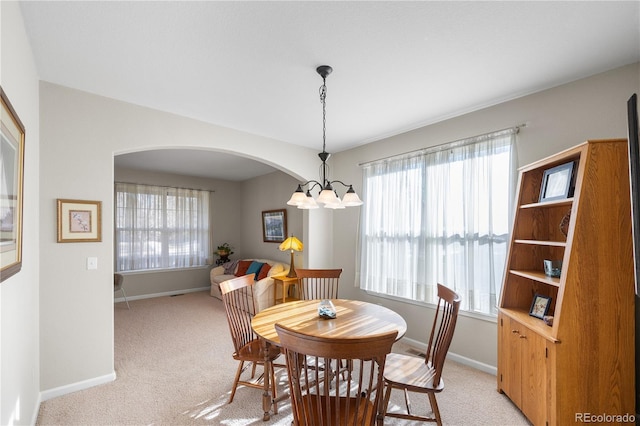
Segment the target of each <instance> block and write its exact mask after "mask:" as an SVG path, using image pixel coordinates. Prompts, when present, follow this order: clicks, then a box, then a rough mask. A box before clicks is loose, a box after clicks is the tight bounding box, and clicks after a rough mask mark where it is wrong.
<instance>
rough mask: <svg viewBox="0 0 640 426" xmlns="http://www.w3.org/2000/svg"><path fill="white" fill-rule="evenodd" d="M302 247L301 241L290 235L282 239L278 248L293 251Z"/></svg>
mask: <svg viewBox="0 0 640 426" xmlns="http://www.w3.org/2000/svg"><path fill="white" fill-rule="evenodd" d="M303 247H304V246H303V244H302V242H301V241H300V240H299V239H297V238H296V237H294V236H293V235H292V236H290V237H289V238H287V239H286V240H284V241H283V242H282V244H280V247H278V248H279V249H280V251H287V250H291V251H292V252H293V251H302V248H303Z"/></svg>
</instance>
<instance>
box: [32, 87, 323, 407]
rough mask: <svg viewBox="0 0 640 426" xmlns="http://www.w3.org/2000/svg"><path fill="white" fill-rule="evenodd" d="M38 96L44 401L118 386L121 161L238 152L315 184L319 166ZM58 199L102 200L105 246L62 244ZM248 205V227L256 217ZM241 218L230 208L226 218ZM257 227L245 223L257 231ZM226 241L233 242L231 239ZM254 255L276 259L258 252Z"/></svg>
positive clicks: (143, 117)
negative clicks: (143, 153)
mask: <svg viewBox="0 0 640 426" xmlns="http://www.w3.org/2000/svg"><path fill="white" fill-rule="evenodd" d="M40 95H41V97H40V103H41V110H42V111H43V114H42V115H41V121H40V125H41V134H42V138H41V145H40V149H41V155H42V157H43V158H47V161H43V162H42V163H41V164H40V174H41V181H40V205H41V209H40V228H41V233H40V250H41V251H42V252H43V253H46V255H43V256H42V257H41V259H40V260H41V276H40V279H41V280H42V282H43V283H44V282H46V285H43V286H41V289H40V290H41V300H42V301H43V303H42V304H41V309H40V316H41V322H40V334H41V339H40V346H41V357H40V362H41V390H42V391H43V398H45V399H47V398H50V397H54V396H56V395H60V394H64V393H67V392H69V391H73V390H76V389H81V388H83V387H87V386H91V385H95V384H99V383H103V382H107V381H110V380H113V378H114V374H115V373H114V370H113V297H114V296H113V287H112V286H113V284H112V281H113V275H112V274H113V214H112V211H113V182H114V165H113V163H114V161H113V157H114V155H119V154H124V153H128V152H135V151H140V150H147V149H154V148H185V149H206V150H212V151H223V152H232V153H237V155H241V156H245V157H249V158H253V159H259V160H260V161H262V162H264V163H267V164H270V165H272V166H274V167H276V168H278V169H281V170H288V173H290V174H291V175H292V176H296V178H299V179H305V178H307V179H308V178H309V177H315V176H314V175H315V173H316V171H317V160H316V154H315V152H314V151H312V150H310V149H306V148H301V147H297V146H292V145H289V144H286V143H283V142H280V141H275V140H271V139H268V138H262V137H258V136H254V135H249V134H246V133H242V132H238V131H233V130H230V129H226V128H221V127H218V126H214V125H210V124H206V123H202V122H199V121H196V120H192V119H187V118H184V117H179V116H176V115H172V114H167V113H163V112H159V111H154V110H150V109H148V108H142V107H139V106H135V105H132V104H127V103H125V102H119V101H115V100H113V99H108V98H104V97H100V96H95V95H91V94H88V93H83V92H80V91H76V90H71V89H68V88H64V87H61V86H57V85H53V84H50V83H46V82H42V83H41V84H40ZM229 147H232V148H229ZM247 153H249V154H247ZM293 182H295V181H291V183H293ZM287 186H288V187H289V188H287V189H286V190H283V191H284V192H286V195H285V196H284V197H283V200H282V202H281V203H282V204H281V205H282V206H284V205H285V203H286V200H287V199H288V197H289V195H290V193H291V191H292V189H290V188H291V186H292V185H291V184H289V182H287ZM216 189H220V191H222V188H216ZM57 198H70V199H88V200H100V201H102V208H103V212H104V213H105V214H104V216H103V223H102V235H103V241H102V242H100V243H78V244H58V243H56V238H55V235H56V231H55V227H56V217H55V203H56V199H57ZM216 199H217V198H216ZM243 203H244V201H241V204H240V208H241V210H243V211H242V213H241V217H242V225H243V226H242V227H245V219H244V218H245V214H249V213H247V212H246V211H244V210H245V209H244V208H243ZM272 205H273V204H269V208H271V206H272ZM265 206H266V204H265ZM255 208H256V210H257V211H260V210H262V209H263V208H262V206H257V205H256V206H255ZM237 213H238V212H237V211H232V206H227V211H226V213H225V214H237ZM214 220H215V219H214ZM254 220H255V219H251V221H247V223H250V224H251V225H250V226H255V225H254V224H255V221H254ZM258 223H260V222H258ZM247 226H249V225H247ZM234 231H235V230H234V229H232V232H234ZM226 236H227V237H228V239H229V240H231V236H232V235H229V234H226ZM234 238H235V237H234ZM216 239H217V237H216ZM225 240H226V239H225ZM215 241H216V240H214V242H215ZM243 244H244V238H243ZM255 254H256V255H260V256H262V255H270V254H271V252H268V251H266V250H264V248H260V251H258V252H256V253H255ZM89 256H91V257H97V258H98V269H97V270H87V269H86V266H85V265H86V258H87V257H89ZM141 285H148V284H141Z"/></svg>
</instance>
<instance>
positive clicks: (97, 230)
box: [58, 199, 102, 243]
mask: <svg viewBox="0 0 640 426" xmlns="http://www.w3.org/2000/svg"><path fill="white" fill-rule="evenodd" d="M101 208H102V202H101V201H85V200H62V199H58V242H59V243H91V242H99V241H102V230H101V212H100V210H101Z"/></svg>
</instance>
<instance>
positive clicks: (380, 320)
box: [251, 299, 407, 421]
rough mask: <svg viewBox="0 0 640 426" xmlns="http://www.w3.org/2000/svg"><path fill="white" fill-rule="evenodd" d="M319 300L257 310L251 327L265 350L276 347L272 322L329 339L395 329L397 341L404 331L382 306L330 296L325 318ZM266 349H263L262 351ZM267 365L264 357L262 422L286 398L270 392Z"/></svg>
mask: <svg viewBox="0 0 640 426" xmlns="http://www.w3.org/2000/svg"><path fill="white" fill-rule="evenodd" d="M320 302H321V301H320V300H296V301H292V302H287V303H282V304H279V305H275V306H272V307H270V308H267V309H264V310H262V311H260V312H259V313H257V314H256V315H255V316H254V317H253V319H252V321H251V327H252V328H253V330H254V331H255V332H256V334H257V335H258V336H259V337H260V339H261V340H262V342H263V344H264V345H265V349H268V348H269V345H276V346H280V339H279V338H278V333H277V332H276V329H275V325H276V324H281V325H284V326H286V327H289V328H292V329H294V330H296V331H297V332H299V333H303V334H306V335H309V336H315V337H324V338H329V339H332V338H334V339H338V338H362V337H368V336H372V335H375V334H380V333H385V332H388V331H397V332H398V335H397V337H396V340H398V339H400V338H402V336H404V334H405V333H406V331H407V323H406V322H405V320H404V318H402V317H401V316H400V315H399V314H398V313H396V312H394V311H392V310H391V309H389V308H386V307H384V306H382V305H378V304H375V303H369V302H364V301H361V300H348V299H332V300H331V302H332V303H333V306H334V307H335V313H336V316H335V318H331V319H328V318H322V317H320V316H319V314H318V307H319V305H320ZM268 352H269V351H268V350H266V351H265V354H266V353H268ZM271 368H273V365H272V363H271V361H270V360H269V359H268V358H266V357H265V361H264V369H265V371H264V380H263V382H264V391H263V395H262V406H263V410H264V416H263V420H264V421H267V420H269V419H270V417H271V411H272V410H273V413H274V414H277V413H278V410H277V403H278V402H279V401H281V400H282V399H284V398H287V397H288V394H286V395H282V396H281V397H279V398H275V397H274V396H273V395H271V389H270V383H269V377H270V369H271Z"/></svg>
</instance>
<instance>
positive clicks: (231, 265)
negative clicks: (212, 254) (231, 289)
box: [222, 260, 238, 275]
mask: <svg viewBox="0 0 640 426" xmlns="http://www.w3.org/2000/svg"><path fill="white" fill-rule="evenodd" d="M222 266H223V267H224V274H225V275H233V271H235V270H236V266H238V261H237V260H232V261H231V262H227V263H223V264H222Z"/></svg>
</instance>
